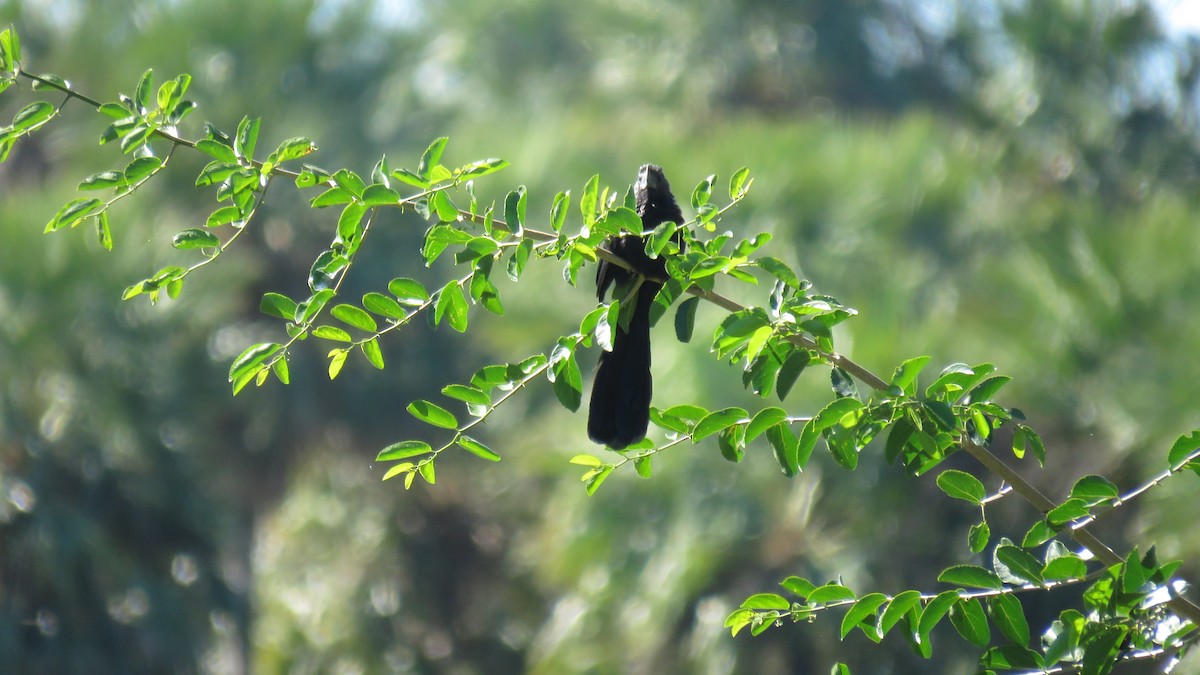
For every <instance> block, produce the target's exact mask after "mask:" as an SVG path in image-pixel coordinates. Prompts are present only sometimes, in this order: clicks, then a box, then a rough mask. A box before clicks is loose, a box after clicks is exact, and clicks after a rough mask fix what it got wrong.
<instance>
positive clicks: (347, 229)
mask: <svg viewBox="0 0 1200 675" xmlns="http://www.w3.org/2000/svg"><path fill="white" fill-rule="evenodd" d="M366 214H367V205H366V204H360V203H358V202H353V203H350V204H347V205H346V208H344V209H342V213H341V215H339V216H338V223H337V233H338V236H339V237H341V239H342V241H350V240H352V239H357V238H358V236H359V234H360V233H361V229H360V225H362V220H363V216H365V215H366Z"/></svg>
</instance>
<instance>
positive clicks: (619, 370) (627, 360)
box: [588, 282, 661, 450]
mask: <svg viewBox="0 0 1200 675" xmlns="http://www.w3.org/2000/svg"><path fill="white" fill-rule="evenodd" d="M659 288H661V285H660V284H655V283H650V282H643V283H642V285H641V287H640V288H638V297H637V304H636V305H635V306H634V308H633V315H632V316H631V317H630V319H629V330H628V332H627V331H625V330H622V329H621V328H619V327H618V328H617V329H616V330H615V331H614V332H613V344H612V351H611V352H604V353H602V354H600V365H599V367H598V368H597V369H596V380H595V382H594V383H593V384H592V401H591V403H590V404H589V406H588V437H589V438H591V439H592V441H593V442H596V443H603V444H604V445H607V446H608V447H610V448H612V449H614V450H620V449H622V448H625V447H626V446H628V445H630V444H631V443H636V442H638V441H640V440H642V439H643V438H645V436H646V429H647V428H648V427H649V426H650V394H651V390H652V388H653V383H652V380H651V377H650V305H651V304H652V303H653V302H654V296H655V295H657V294H658V290H659Z"/></svg>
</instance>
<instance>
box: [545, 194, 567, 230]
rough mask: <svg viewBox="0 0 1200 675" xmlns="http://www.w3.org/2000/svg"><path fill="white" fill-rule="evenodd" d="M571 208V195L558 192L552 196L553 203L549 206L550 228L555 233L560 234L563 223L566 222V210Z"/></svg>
mask: <svg viewBox="0 0 1200 675" xmlns="http://www.w3.org/2000/svg"><path fill="white" fill-rule="evenodd" d="M570 206H571V193H570V191H567V192H559V193H558V194H556V195H554V203H553V204H551V205H550V227H551V228H552V229H553V230H554V231H555V232H561V231H562V228H563V223H565V222H566V220H567V209H569V208H570Z"/></svg>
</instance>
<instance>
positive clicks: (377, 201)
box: [362, 183, 457, 215]
mask: <svg viewBox="0 0 1200 675" xmlns="http://www.w3.org/2000/svg"><path fill="white" fill-rule="evenodd" d="M438 194H442V193H440V192H439V193H438ZM362 200H363V203H364V204H366V205H367V206H383V205H394V204H398V203H399V202H400V193H398V192H396V191H395V190H393V189H391V188H389V187H387V186H384V185H379V184H377V183H376V184H373V185H368V186H367V189H365V190H363V194H362ZM451 206H453V204H451ZM455 215H457V212H455Z"/></svg>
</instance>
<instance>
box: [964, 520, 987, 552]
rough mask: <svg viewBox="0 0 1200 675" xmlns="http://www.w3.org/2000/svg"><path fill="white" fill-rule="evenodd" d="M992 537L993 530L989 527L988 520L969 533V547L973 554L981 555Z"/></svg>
mask: <svg viewBox="0 0 1200 675" xmlns="http://www.w3.org/2000/svg"><path fill="white" fill-rule="evenodd" d="M991 536H992V528H990V527H988V524H987V521H986V520H985V521H983V522H980V523H976V524H974V525H972V526H971V528H970V529H969V530H968V531H967V547H968V548H970V549H971V553H980V552H982V551H983V549H985V548H987V545H988V541H989V540H990V539H991Z"/></svg>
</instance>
